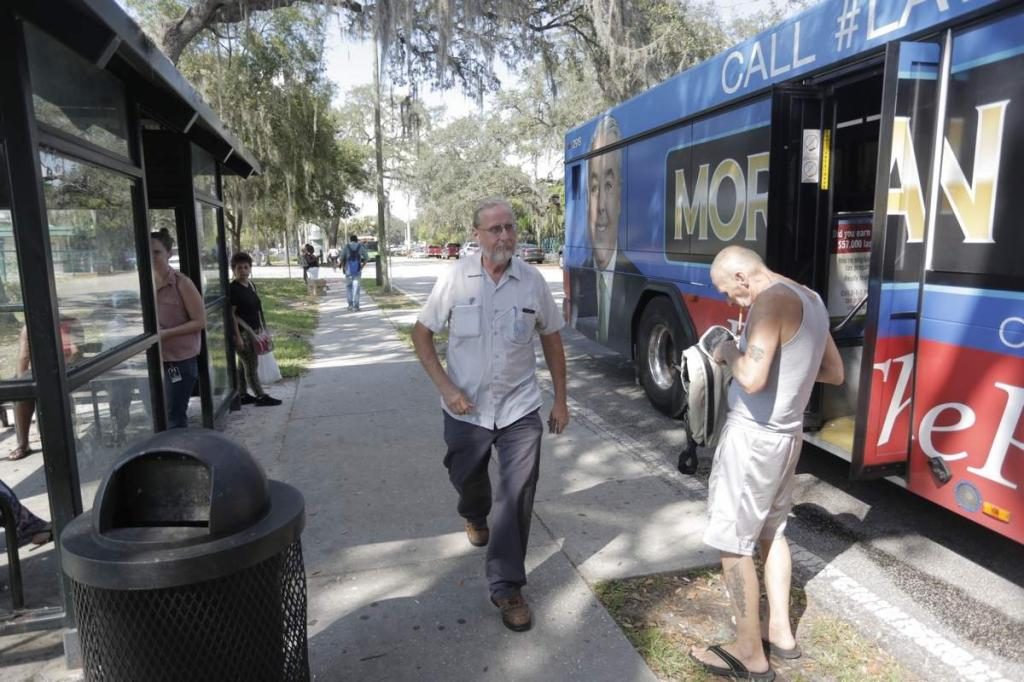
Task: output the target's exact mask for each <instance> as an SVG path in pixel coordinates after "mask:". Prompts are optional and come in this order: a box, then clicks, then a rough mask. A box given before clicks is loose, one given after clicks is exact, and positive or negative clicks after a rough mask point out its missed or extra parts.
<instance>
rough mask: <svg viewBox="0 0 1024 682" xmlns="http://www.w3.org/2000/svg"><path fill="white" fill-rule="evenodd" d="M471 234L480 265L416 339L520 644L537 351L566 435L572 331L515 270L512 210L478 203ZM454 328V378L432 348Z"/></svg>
mask: <svg viewBox="0 0 1024 682" xmlns="http://www.w3.org/2000/svg"><path fill="white" fill-rule="evenodd" d="M473 231H474V236H475V238H476V239H477V241H479V243H480V249H481V251H480V253H477V254H474V255H473V256H470V257H468V258H464V259H461V260H459V261H458V262H457V263H456V264H455V266H454V267H452V268H451V269H450V270H448V272H447V273H446V274H445V275H443V276H442V277H441V278H439V279H438V281H437V283H436V284H435V285H434V288H433V290H432V291H431V292H430V298H429V299H427V303H426V305H425V306H424V307H423V310H422V311H420V314H419V317H418V319H417V322H416V325H415V327H414V328H413V332H412V339H413V345H414V346H415V348H416V355H417V356H418V357H419V359H420V362H421V363H422V364H423V367H424V369H425V370H426V372H427V375H428V376H429V377H430V379H431V380H432V381H433V382H434V385H435V386H437V389H438V391H439V392H440V394H441V407H442V408H443V410H444V439H445V443H446V445H447V447H448V450H447V454H446V455H445V458H444V464H445V467H446V468H447V469H448V476H449V479H450V480H451V482H452V485H453V486H454V487H455V490H456V491H457V492H458V495H459V502H458V507H457V509H458V513H459V515H461V516H462V517H463V518H464V519H465V530H466V535H467V536H468V538H469V542H470V543H471V544H472V545H474V546H476V547H481V546H484V545H488V547H487V564H486V566H487V568H486V571H487V581H488V583H489V588H490V593H491V602H492V603H493V604H494V605H495V606H497V607H498V608H499V609H500V610H501V617H502V622H503V623H504V624H505V626H506V627H508V628H509V629H511V630H514V631H517V632H518V631H523V630H528V629H530V626H531V625H532V622H533V619H532V615H531V613H530V607H529V605H528V604H527V603H526V599H525V598H524V597H523V595H522V592H521V590H522V587H523V586H524V585H525V584H526V565H525V559H526V546H527V542H528V540H529V536H530V519H531V516H532V514H533V498H534V493H535V491H536V488H537V476H538V469H539V464H540V447H541V437H542V436H543V433H544V426H543V424H542V422H541V418H540V407H541V392H540V386H539V385H538V383H537V376H536V370H537V368H536V359H535V357H534V349H533V339H534V336H535V332H539V334H540V344H541V348H542V349H543V351H544V359H545V361H546V363H547V366H548V369H549V371H550V372H551V379H552V383H553V384H554V389H555V400H554V405H553V407H552V409H551V414H550V416H549V418H548V428H549V429H550V431H551V432H552V433H561V432H562V431H563V430H564V429H565V427H566V426H567V425H568V423H569V409H568V406H567V404H566V371H565V351H564V349H563V348H562V337H561V335H560V334H559V330H561V328H562V326H563V324H564V323H563V320H562V316H561V313H560V311H559V310H558V307H557V306H556V305H555V301H554V298H553V297H552V296H551V291H550V289H548V285H547V282H545V281H544V277H543V276H542V275H541V274H540V272H539V271H538V270H537V269H536V268H534V267H533V266H531V265H528V264H526V263H524V262H523V261H521V260H519V259H517V258H513V254H514V253H515V248H516V241H517V239H516V223H515V217H514V215H513V213H512V208H511V206H509V204H508V202H507V201H505V200H504V199H488V200H485V201H483V202H482V203H480V204H479V205H478V206H477V208H476V210H475V211H474V212H473ZM446 324H447V325H448V331H449V341H448V354H447V361H448V369H447V371H445V368H444V367H442V366H441V362H440V360H439V359H438V356H437V351H436V349H435V348H434V334H436V333H438V332H440V331H441V330H442V329H443V328H444V326H445V325H446ZM492 448H493V449H494V451H495V453H496V455H497V458H498V471H499V474H498V475H499V481H498V484H497V487H496V490H495V491H494V494H493V500H492V487H491V480H490V477H489V475H488V463H489V462H490V459H491V449H492ZM492 505H493V508H492ZM488 516H490V520H491V526H490V529H489V528H488V525H487V522H488ZM491 529H493V532H491Z"/></svg>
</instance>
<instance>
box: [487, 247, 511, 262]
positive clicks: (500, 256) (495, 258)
mask: <svg viewBox="0 0 1024 682" xmlns="http://www.w3.org/2000/svg"><path fill="white" fill-rule="evenodd" d="M484 257H485V258H487V260H489V261H490V262H491V263H492V264H493V265H506V264H507V263H508V262H509V261H510V260H512V250H511V249H499V248H495V249H492V250H491V251H489V252H488V251H484Z"/></svg>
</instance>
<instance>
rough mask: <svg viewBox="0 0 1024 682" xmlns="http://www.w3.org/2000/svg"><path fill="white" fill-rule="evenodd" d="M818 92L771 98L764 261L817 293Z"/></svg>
mask: <svg viewBox="0 0 1024 682" xmlns="http://www.w3.org/2000/svg"><path fill="white" fill-rule="evenodd" d="M822 107H823V102H822V91H821V89H820V88H817V87H802V86H780V87H777V88H776V89H775V90H774V92H773V93H772V128H771V130H772V133H771V148H770V154H769V158H770V160H771V178H770V183H771V184H770V186H769V190H768V228H769V229H768V235H767V241H766V244H765V261H766V263H767V265H768V267H770V268H771V269H772V270H775V271H776V272H779V273H782V274H784V275H786V276H787V277H791V278H792V279H794V280H796V281H797V282H800V283H802V284H806V285H807V286H812V287H814V288H815V289H818V288H819V284H820V281H819V280H820V277H821V275H820V272H819V269H820V268H819V259H818V258H817V255H816V254H818V253H819V251H820V248H819V243H820V242H821V240H822V236H821V230H820V229H819V227H818V226H819V224H820V222H821V215H822V210H823V208H824V207H825V201H824V200H823V197H822V192H821V190H820V181H821V177H822V173H821V169H820V158H821V138H822V126H823V108H822Z"/></svg>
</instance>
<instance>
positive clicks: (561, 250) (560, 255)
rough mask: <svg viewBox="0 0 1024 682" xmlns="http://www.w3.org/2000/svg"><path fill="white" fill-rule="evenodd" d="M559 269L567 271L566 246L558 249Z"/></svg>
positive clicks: (563, 245)
mask: <svg viewBox="0 0 1024 682" xmlns="http://www.w3.org/2000/svg"><path fill="white" fill-rule="evenodd" d="M558 267H560V268H562V269H565V244H562V245H561V246H559V247H558Z"/></svg>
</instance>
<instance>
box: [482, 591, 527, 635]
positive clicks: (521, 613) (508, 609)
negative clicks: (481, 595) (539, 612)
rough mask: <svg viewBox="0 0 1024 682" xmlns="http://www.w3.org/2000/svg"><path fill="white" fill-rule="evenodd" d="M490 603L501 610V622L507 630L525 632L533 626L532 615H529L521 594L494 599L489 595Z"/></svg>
mask: <svg viewBox="0 0 1024 682" xmlns="http://www.w3.org/2000/svg"><path fill="white" fill-rule="evenodd" d="M491 603H492V604H494V605H495V606H497V607H498V608H499V609H501V622H502V623H504V624H505V627H507V628H508V629H509V630H513V631H515V632H525V631H527V630H529V629H530V626H532V625H533V615H532V614H531V613H530V605H529V604H527V603H526V599H525V598H523V595H522V594H521V593H518V592H517V593H516V594H514V595H512V596H511V597H495V596H494V595H491Z"/></svg>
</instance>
